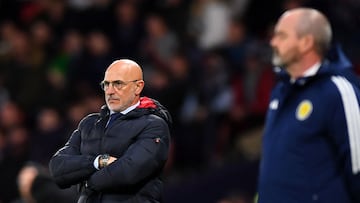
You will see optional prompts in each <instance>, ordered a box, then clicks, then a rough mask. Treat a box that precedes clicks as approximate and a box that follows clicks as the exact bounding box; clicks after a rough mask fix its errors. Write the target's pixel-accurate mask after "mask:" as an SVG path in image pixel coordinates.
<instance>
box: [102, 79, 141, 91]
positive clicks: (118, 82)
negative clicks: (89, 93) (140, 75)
mask: <svg viewBox="0 0 360 203" xmlns="http://www.w3.org/2000/svg"><path fill="white" fill-rule="evenodd" d="M137 81H140V80H139V79H137V80H130V81H122V80H114V81H106V80H103V81H101V82H100V84H99V85H100V88H101V89H102V90H103V91H106V90H108V89H109V87H110V85H111V86H112V87H113V88H114V89H116V90H121V89H122V88H124V87H125V86H126V85H128V84H130V83H132V82H137Z"/></svg>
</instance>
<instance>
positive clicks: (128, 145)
mask: <svg viewBox="0 0 360 203" xmlns="http://www.w3.org/2000/svg"><path fill="white" fill-rule="evenodd" d="M108 119H109V110H108V108H107V107H105V106H104V107H103V108H102V110H101V112H100V113H96V114H90V115H88V116H87V117H85V118H84V119H83V120H82V121H81V122H80V124H79V126H78V128H77V129H76V130H75V131H74V132H73V134H72V135H71V137H70V139H69V141H68V142H67V143H66V145H65V146H64V147H63V148H61V149H60V150H59V151H58V152H56V154H55V155H54V156H53V157H52V158H51V160H50V163H49V168H50V172H51V174H52V176H53V178H54V179H55V182H56V183H57V184H58V185H59V186H60V187H62V188H66V187H69V186H71V185H74V184H79V185H80V191H81V197H80V201H79V202H107V203H110V202H129V203H130V202H131V203H137V202H139V203H145V202H161V196H162V195H161V194H162V185H163V182H162V180H161V173H162V169H163V167H164V165H165V162H166V160H167V158H168V151H169V141H170V132H169V126H170V124H171V117H170V115H169V113H168V112H167V110H166V109H165V108H164V107H162V106H161V105H160V104H159V103H158V102H157V101H155V100H152V99H149V98H147V97H142V98H141V99H140V105H139V106H138V107H137V108H136V109H134V110H132V111H131V112H129V113H128V114H126V115H124V116H122V117H119V118H117V119H116V120H115V121H114V123H113V124H112V125H111V126H109V127H108V128H106V127H105V125H106V123H107V120H108ZM99 154H109V155H111V156H114V157H117V158H118V159H117V160H116V161H115V162H113V163H112V164H110V165H109V166H107V167H105V168H103V169H101V170H97V169H95V168H94V166H93V162H94V160H95V158H96V157H97V156H98V155H99Z"/></svg>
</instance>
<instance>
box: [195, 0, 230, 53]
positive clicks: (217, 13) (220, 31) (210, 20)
mask: <svg viewBox="0 0 360 203" xmlns="http://www.w3.org/2000/svg"><path fill="white" fill-rule="evenodd" d="M191 9H192V10H191V13H190V19H189V21H188V22H189V32H190V34H191V35H193V36H194V37H195V39H196V42H197V43H198V46H199V47H200V48H202V49H205V50H209V49H214V48H218V47H219V46H222V45H223V44H224V42H225V38H226V35H227V27H228V24H229V21H230V9H229V6H228V4H227V3H226V1H223V0H195V1H193V2H192V5H191Z"/></svg>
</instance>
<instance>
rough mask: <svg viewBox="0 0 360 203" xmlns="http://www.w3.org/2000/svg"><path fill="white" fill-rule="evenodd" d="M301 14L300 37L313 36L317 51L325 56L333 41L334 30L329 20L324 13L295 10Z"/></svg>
mask: <svg viewBox="0 0 360 203" xmlns="http://www.w3.org/2000/svg"><path fill="white" fill-rule="evenodd" d="M295 10H298V11H299V12H301V15H300V18H299V21H298V24H297V25H296V29H297V30H296V31H297V34H298V35H299V37H301V36H304V35H308V34H310V35H312V36H313V37H314V43H315V49H316V51H317V52H318V54H319V55H321V56H323V55H325V54H326V52H327V51H328V50H329V48H330V45H331V40H332V30H331V25H330V23H329V20H328V19H327V18H326V17H325V15H324V14H323V13H321V12H320V11H318V10H315V9H312V8H298V9H294V11H295Z"/></svg>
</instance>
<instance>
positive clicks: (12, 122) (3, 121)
mask: <svg viewBox="0 0 360 203" xmlns="http://www.w3.org/2000/svg"><path fill="white" fill-rule="evenodd" d="M24 119H25V115H24V112H22V110H21V109H20V108H19V106H18V105H17V104H16V103H14V102H11V101H7V102H5V103H4V104H2V105H1V106H0V127H1V128H2V129H4V130H5V131H8V130H10V129H12V128H14V127H16V126H21V125H24V122H25V121H24Z"/></svg>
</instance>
